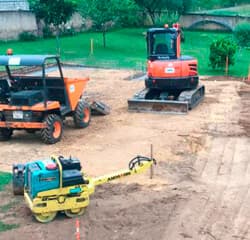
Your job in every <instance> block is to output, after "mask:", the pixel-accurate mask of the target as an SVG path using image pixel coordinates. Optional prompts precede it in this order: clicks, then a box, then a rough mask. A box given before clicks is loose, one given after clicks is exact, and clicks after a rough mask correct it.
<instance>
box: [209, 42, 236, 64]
mask: <svg viewBox="0 0 250 240" xmlns="http://www.w3.org/2000/svg"><path fill="white" fill-rule="evenodd" d="M236 49H237V45H236V44H235V43H234V42H233V41H232V39H228V38H221V39H218V40H214V41H213V42H212V44H211V45H210V55H209V60H210V65H211V66H212V68H223V67H225V66H226V63H227V64H228V67H229V66H230V65H233V64H234V54H235V53H236Z"/></svg>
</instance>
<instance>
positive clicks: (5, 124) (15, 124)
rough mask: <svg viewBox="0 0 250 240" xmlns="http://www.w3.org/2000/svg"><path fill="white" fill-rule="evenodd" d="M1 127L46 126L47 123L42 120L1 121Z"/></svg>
mask: <svg viewBox="0 0 250 240" xmlns="http://www.w3.org/2000/svg"><path fill="white" fill-rule="evenodd" d="M0 127H4V128H29V129H30V128H36V129H38V128H45V127H46V124H45V123H40V122H3V121H2V122H0Z"/></svg>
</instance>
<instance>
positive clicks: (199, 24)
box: [180, 13, 250, 31]
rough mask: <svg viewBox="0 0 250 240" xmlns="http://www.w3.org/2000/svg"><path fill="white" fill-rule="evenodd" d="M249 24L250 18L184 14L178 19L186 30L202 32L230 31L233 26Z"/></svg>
mask: <svg viewBox="0 0 250 240" xmlns="http://www.w3.org/2000/svg"><path fill="white" fill-rule="evenodd" d="M242 21H248V22H250V17H241V16H221V15H208V14H198V13H197V14H196V13H193V14H186V15H182V16H181V18H180V24H181V26H182V27H184V28H187V29H203V30H227V31H232V30H233V29H234V28H235V26H236V25H237V24H238V23H240V22H242Z"/></svg>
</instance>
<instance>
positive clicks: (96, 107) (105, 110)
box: [90, 101, 110, 115]
mask: <svg viewBox="0 0 250 240" xmlns="http://www.w3.org/2000/svg"><path fill="white" fill-rule="evenodd" d="M90 109H91V113H92V114H93V115H108V114H110V107H109V106H107V105H106V104H105V103H103V102H100V101H93V102H92V103H91V104H90Z"/></svg>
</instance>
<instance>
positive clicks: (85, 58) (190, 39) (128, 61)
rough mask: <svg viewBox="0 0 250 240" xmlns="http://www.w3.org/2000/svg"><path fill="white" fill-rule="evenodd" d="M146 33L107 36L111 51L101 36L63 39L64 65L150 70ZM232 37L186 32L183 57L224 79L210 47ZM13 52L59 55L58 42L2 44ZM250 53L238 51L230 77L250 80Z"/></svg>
mask: <svg viewBox="0 0 250 240" xmlns="http://www.w3.org/2000/svg"><path fill="white" fill-rule="evenodd" d="M145 32H146V29H121V30H115V31H112V32H109V33H107V47H106V48H103V45H102V34H101V33H90V32H87V33H81V34H78V35H76V36H72V37H62V38H61V40H60V42H61V44H60V45H61V58H62V61H64V62H73V63H79V64H86V65H88V66H99V67H109V68H132V69H137V70H143V69H145V66H146V42H145ZM226 35H227V36H230V34H225V33H212V32H188V31H186V32H185V43H184V44H183V45H182V54H183V55H190V56H194V57H196V58H197V59H198V61H199V72H200V75H224V72H223V71H214V70H212V69H211V68H210V67H209V66H208V63H209V62H208V55H209V46H210V43H211V42H212V41H213V40H214V39H217V38H219V37H222V36H226ZM90 39H93V41H94V54H93V55H90ZM7 48H13V49H14V53H16V54H55V53H56V42H55V39H46V40H37V41H35V42H17V41H16V42H15V41H12V42H0V52H1V53H2V54H4V53H5V52H6V49H7ZM249 57H250V51H249V50H246V49H241V50H238V52H237V54H236V64H235V65H234V66H233V67H231V69H230V72H229V74H230V75H233V76H242V77H245V76H247V73H248V65H249Z"/></svg>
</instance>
